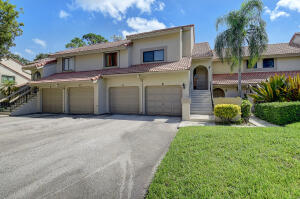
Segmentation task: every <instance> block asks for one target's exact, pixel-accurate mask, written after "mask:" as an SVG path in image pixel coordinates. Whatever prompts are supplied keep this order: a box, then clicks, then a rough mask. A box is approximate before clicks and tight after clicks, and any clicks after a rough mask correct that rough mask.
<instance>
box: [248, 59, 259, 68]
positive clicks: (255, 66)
mask: <svg viewBox="0 0 300 199" xmlns="http://www.w3.org/2000/svg"><path fill="white" fill-rule="evenodd" d="M246 64H247V68H248V69H251V68H257V63H256V64H255V65H254V66H252V67H251V66H250V62H249V60H247V61H246Z"/></svg>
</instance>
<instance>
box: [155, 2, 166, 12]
mask: <svg viewBox="0 0 300 199" xmlns="http://www.w3.org/2000/svg"><path fill="white" fill-rule="evenodd" d="M165 6H166V4H165V3H164V2H158V3H157V7H156V8H155V10H157V11H163V10H164V8H165Z"/></svg>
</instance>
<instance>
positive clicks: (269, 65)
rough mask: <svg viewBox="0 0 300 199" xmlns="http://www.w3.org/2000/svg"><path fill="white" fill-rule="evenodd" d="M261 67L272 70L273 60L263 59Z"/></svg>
mask: <svg viewBox="0 0 300 199" xmlns="http://www.w3.org/2000/svg"><path fill="white" fill-rule="evenodd" d="M263 67H264V68H274V59H273V58H272V59H264V60H263Z"/></svg>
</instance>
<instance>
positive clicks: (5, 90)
mask: <svg viewBox="0 0 300 199" xmlns="http://www.w3.org/2000/svg"><path fill="white" fill-rule="evenodd" d="M16 90H17V87H16V82H15V81H8V80H6V81H4V82H3V83H2V84H1V87H0V92H1V93H2V94H3V95H5V96H6V97H7V96H10V95H11V94H12V93H13V92H15V91H16Z"/></svg>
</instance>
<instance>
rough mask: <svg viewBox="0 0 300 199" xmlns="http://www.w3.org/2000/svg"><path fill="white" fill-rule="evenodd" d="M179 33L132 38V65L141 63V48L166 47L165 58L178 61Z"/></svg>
mask: <svg viewBox="0 0 300 199" xmlns="http://www.w3.org/2000/svg"><path fill="white" fill-rule="evenodd" d="M178 46H180V33H172V34H168V35H163V36H157V37H151V38H145V39H138V40H133V46H132V56H131V58H130V59H131V62H132V64H133V65H135V64H141V63H142V59H141V52H142V50H143V49H151V48H158V47H167V60H166V61H178V60H179V55H180V48H179V47H178Z"/></svg>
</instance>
